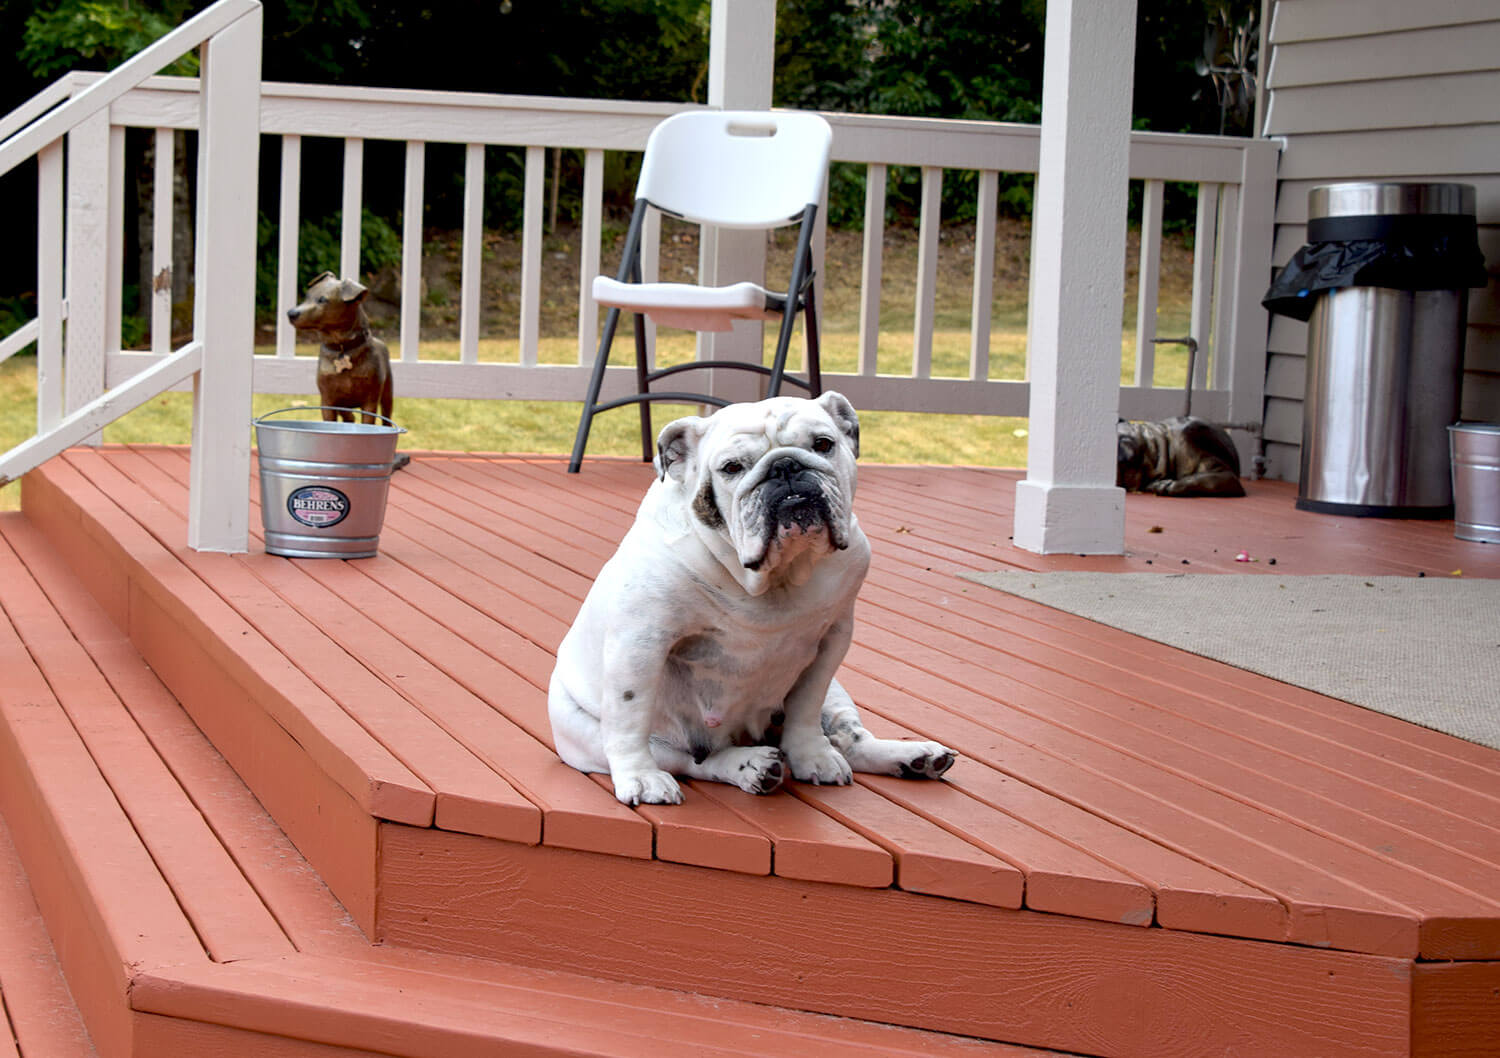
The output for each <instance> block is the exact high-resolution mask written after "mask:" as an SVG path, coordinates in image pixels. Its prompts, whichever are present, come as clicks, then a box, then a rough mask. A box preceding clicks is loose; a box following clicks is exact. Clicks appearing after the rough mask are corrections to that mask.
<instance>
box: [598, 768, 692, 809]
mask: <svg viewBox="0 0 1500 1058" xmlns="http://www.w3.org/2000/svg"><path fill="white" fill-rule="evenodd" d="M613 778H614V781H615V797H616V798H617V799H618V800H619V802H620V803H621V804H626V805H632V806H634V805H680V804H682V787H680V786H678V785H677V780H676V779H674V778H672V776H670V775H668V774H667V773H666V772H664V771H637V772H627V773H625V774H623V775H616V776H613Z"/></svg>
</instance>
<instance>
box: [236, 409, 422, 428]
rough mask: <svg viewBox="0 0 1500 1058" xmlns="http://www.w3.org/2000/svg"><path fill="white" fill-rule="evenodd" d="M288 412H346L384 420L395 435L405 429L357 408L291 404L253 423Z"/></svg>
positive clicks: (383, 417) (373, 413) (367, 424)
mask: <svg viewBox="0 0 1500 1058" xmlns="http://www.w3.org/2000/svg"><path fill="white" fill-rule="evenodd" d="M289 411H347V412H350V413H352V414H354V415H373V416H375V418H377V419H382V420H384V422H385V424H386V425H387V426H389V427H391V428H392V429H394V430H395V431H396V432H397V433H405V432H406V427H404V426H397V425H396V424H395V423H394V422H392V421H391V420H390V419H387V418H386V417H385V416H384V415H381V414H380V413H379V412H378V411H361V410H360V409H358V408H340V407H337V406H335V405H332V404H293V405H292V406H291V407H290V408H277V409H276V410H275V411H268V412H266V413H265V414H264V415H258V416H256V418H255V422H257V423H259V422H261V421H262V420H264V419H269V418H270V417H271V416H273V415H281V414H283V413H284V412H289ZM360 425H361V426H371V425H374V424H372V423H360Z"/></svg>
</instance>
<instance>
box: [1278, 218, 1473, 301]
mask: <svg viewBox="0 0 1500 1058" xmlns="http://www.w3.org/2000/svg"><path fill="white" fill-rule="evenodd" d="M1307 238H1308V242H1307V245H1305V246H1303V247H1302V248H1301V249H1300V250H1298V251H1297V252H1296V253H1295V254H1293V255H1292V259H1291V260H1290V261H1288V262H1287V264H1286V267H1285V268H1283V269H1282V270H1281V271H1280V272H1278V273H1277V274H1276V278H1275V279H1273V280H1272V281H1271V287H1270V289H1269V290H1267V291H1266V296H1265V297H1264V298H1262V299H1261V304H1262V305H1264V306H1265V307H1266V308H1267V309H1269V310H1270V311H1272V312H1276V313H1280V314H1281V315H1283V316H1290V317H1292V318H1293V319H1297V320H1304V321H1305V320H1307V319H1308V318H1309V317H1310V316H1311V315H1312V312H1313V306H1314V305H1315V304H1316V303H1317V295H1318V294H1320V293H1321V292H1323V291H1325V290H1337V289H1340V288H1342V287H1391V288H1394V289H1396V290H1458V289H1461V288H1463V287H1482V286H1484V285H1486V284H1487V283H1488V282H1489V275H1488V274H1487V273H1486V272H1485V270H1484V254H1482V253H1481V252H1480V250H1479V239H1478V235H1477V228H1476V225H1475V221H1474V218H1473V217H1472V216H1466V215H1460V214H1450V213H1441V214H1396V215H1390V216H1364V217H1322V218H1320V219H1318V220H1314V221H1310V222H1308V225H1307Z"/></svg>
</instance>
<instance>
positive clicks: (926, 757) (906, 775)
mask: <svg viewBox="0 0 1500 1058" xmlns="http://www.w3.org/2000/svg"><path fill="white" fill-rule="evenodd" d="M900 745H901V746H902V748H903V749H904V750H906V751H907V752H908V753H909V754H910V755H909V756H908V757H907V758H906V759H905V760H899V761H897V762H896V763H897V766H898V767H899V768H900V769H901V778H903V779H940V778H942V775H943V772H945V771H947V770H948V769H949V768H951V767H953V762H954V761H955V760H957V759H958V754H957V753H954V752H953V751H952V750H951V749H949V748H948V747H947V746H943V745H939V744H938V743H936V742H903V743H901V744H900Z"/></svg>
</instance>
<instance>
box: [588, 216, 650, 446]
mask: <svg viewBox="0 0 1500 1058" xmlns="http://www.w3.org/2000/svg"><path fill="white" fill-rule="evenodd" d="M649 205H650V203H648V202H647V201H646V200H645V199H643V198H642V199H637V200H636V203H635V211H634V213H633V214H632V215H631V218H630V229H629V230H628V231H627V232H626V233H625V248H624V249H623V250H622V251H621V254H620V271H619V273H618V278H619V281H620V282H622V283H624V282H626V281H627V279H628V278H629V277H630V276H632V275H634V276H636V277H637V278H639V277H640V270H641V228H642V226H643V225H644V224H645V221H646V210H647V209H648V208H649ZM619 325H620V310H619V309H618V308H611V309H610V310H609V313H608V315H606V316H605V318H604V331H603V333H601V334H600V335H599V348H598V350H597V351H596V352H595V353H594V370H593V372H592V373H591V374H590V375H589V392H588V396H586V397H585V398H584V400H583V414H582V415H580V416H579V418H578V431H577V433H575V434H574V435H573V455H572V456H571V457H570V458H569V460H568V473H569V474H576V473H578V470H579V468H580V467H582V466H583V450H584V449H585V448H586V447H587V446H588V443H589V431H590V430H591V429H592V428H593V425H594V412H595V410H596V409H597V408H598V407H599V392H600V391H601V390H602V389H603V388H604V371H605V369H606V368H608V367H609V350H610V347H611V346H612V345H614V341H615V328H617V327H618V326H619ZM636 334H637V338H636V349H637V355H638V356H639V350H640V348H641V342H642V341H643V336H642V335H641V324H640V322H639V317H637V322H636ZM649 422H650V420H649V419H648V420H647V425H649Z"/></svg>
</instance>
